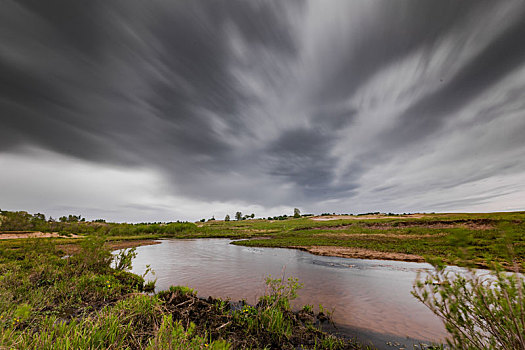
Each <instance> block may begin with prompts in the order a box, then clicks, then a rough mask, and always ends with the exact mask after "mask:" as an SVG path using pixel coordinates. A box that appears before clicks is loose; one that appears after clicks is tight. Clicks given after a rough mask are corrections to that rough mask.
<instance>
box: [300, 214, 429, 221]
mask: <svg viewBox="0 0 525 350" xmlns="http://www.w3.org/2000/svg"><path fill="white" fill-rule="evenodd" d="M423 217H425V215H424V214H407V215H395V216H388V215H359V216H357V215H325V216H313V217H311V218H310V220H314V221H330V220H375V219H410V218H411V219H421V218H423Z"/></svg>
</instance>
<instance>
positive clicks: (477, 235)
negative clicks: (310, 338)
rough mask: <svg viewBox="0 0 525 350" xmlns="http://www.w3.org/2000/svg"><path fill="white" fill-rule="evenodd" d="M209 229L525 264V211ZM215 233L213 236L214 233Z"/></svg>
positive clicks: (286, 241)
mask: <svg viewBox="0 0 525 350" xmlns="http://www.w3.org/2000/svg"><path fill="white" fill-rule="evenodd" d="M203 229H205V230H207V232H209V233H212V232H221V233H222V234H227V235H230V236H232V237H242V238H252V239H250V240H242V241H237V242H234V244H238V245H245V246H257V247H282V248H284V247H285V248H299V249H305V250H308V251H311V252H313V253H314V254H323V255H335V256H347V257H354V258H373V259H374V258H375V259H394V260H407V261H424V260H425V259H430V260H433V259H442V260H443V261H444V262H446V263H449V264H466V263H467V264H472V265H474V266H478V267H489V266H490V264H491V263H492V262H497V263H501V264H503V265H504V266H505V267H506V268H508V269H510V268H512V264H511V263H510V261H512V260H514V261H515V262H516V263H518V265H523V263H525V212H512V213H489V214H468V213H465V214H414V215H400V216H387V215H372V216H354V217H350V216H346V217H344V218H342V219H341V218H339V217H337V216H334V217H325V218H323V217H314V218H300V219H288V220H279V221H267V220H249V221H240V222H224V221H210V222H207V223H205V224H204V225H203ZM212 236H213V235H212Z"/></svg>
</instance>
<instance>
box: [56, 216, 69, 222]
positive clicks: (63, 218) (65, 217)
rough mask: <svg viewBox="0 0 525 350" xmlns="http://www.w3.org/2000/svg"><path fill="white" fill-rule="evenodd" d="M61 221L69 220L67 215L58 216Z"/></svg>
mask: <svg viewBox="0 0 525 350" xmlns="http://www.w3.org/2000/svg"><path fill="white" fill-rule="evenodd" d="M58 220H59V221H60V222H67V216H61V217H59V218H58Z"/></svg>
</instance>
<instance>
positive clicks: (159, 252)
mask: <svg viewBox="0 0 525 350" xmlns="http://www.w3.org/2000/svg"><path fill="white" fill-rule="evenodd" d="M229 242H230V241H229V240H225V239H199V240H165V241H163V243H162V244H159V245H151V246H143V247H139V248H138V249H137V252H138V255H137V258H136V259H135V260H134V262H133V272H135V273H139V274H141V273H143V271H145V268H146V265H147V264H149V265H151V267H152V268H153V270H154V271H155V273H156V277H157V290H162V289H167V288H168V287H169V286H170V285H187V286H189V287H191V288H194V289H196V290H197V291H198V293H199V295H200V296H203V297H207V296H210V295H211V296H214V297H220V298H230V299H232V300H238V299H246V300H247V301H248V302H249V303H254V302H255V301H256V300H257V298H258V297H259V296H261V295H262V294H263V293H264V291H265V286H264V281H265V279H266V277H267V276H268V275H270V274H271V275H272V276H275V277H278V276H280V275H281V274H282V272H283V269H284V273H285V276H286V277H288V276H293V277H297V278H298V279H299V280H300V282H301V283H303V284H304V288H303V289H302V290H301V291H300V293H299V294H300V297H299V298H298V300H297V303H298V304H313V305H315V306H317V305H319V304H322V305H323V307H324V308H327V309H335V312H334V321H335V322H336V323H337V324H339V325H341V326H343V327H344V328H345V329H361V330H364V331H365V332H367V331H372V332H378V333H382V334H391V335H395V336H398V337H410V338H415V339H420V340H426V341H438V340H440V339H441V340H442V339H443V338H444V336H445V335H446V332H445V329H444V327H443V325H442V323H441V321H440V320H439V319H438V318H437V317H436V316H434V315H433V314H432V313H431V312H430V311H429V310H428V309H427V308H426V307H425V306H424V305H422V304H420V303H419V302H418V301H417V300H415V299H414V298H413V297H412V296H411V294H410V291H411V290H412V284H413V282H414V280H415V278H416V275H417V273H418V272H419V271H424V270H425V269H428V268H430V265H428V264H421V263H408V262H397V261H383V260H360V259H344V258H335V257H324V256H316V255H312V254H310V253H306V252H303V251H299V250H292V249H279V248H250V247H240V246H234V245H231V244H229Z"/></svg>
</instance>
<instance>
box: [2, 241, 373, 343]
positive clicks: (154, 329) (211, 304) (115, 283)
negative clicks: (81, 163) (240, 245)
mask: <svg viewBox="0 0 525 350" xmlns="http://www.w3.org/2000/svg"><path fill="white" fill-rule="evenodd" d="M21 241H22V240H17V241H16V242H14V243H16V244H17V245H16V246H13V245H7V244H3V243H2V244H0V274H1V276H2V277H1V280H0V281H1V283H0V348H23V349H43V348H45V349H59V348H60V349H61V348H65V347H69V348H82V349H90V348H93V349H94V348H97V349H101V348H130V349H145V348H146V349H180V348H184V349H202V348H210V349H244V348H259V349H262V348H270V349H295V348H298V347H300V346H303V347H304V348H306V349H308V348H310V349H313V348H316V349H360V348H363V347H361V346H360V345H359V344H357V343H355V342H352V341H349V340H344V339H339V338H336V337H334V336H331V335H329V334H327V333H323V332H321V331H320V330H319V328H318V327H319V322H321V321H325V320H327V318H326V315H324V314H322V313H320V314H314V313H313V311H312V309H311V308H309V307H306V308H303V309H302V310H301V311H299V312H292V311H291V308H290V303H289V302H290V300H291V299H293V298H294V296H295V292H296V290H297V289H298V284H297V283H296V281H294V280H288V281H280V280H268V286H269V293H267V294H265V295H264V296H263V297H262V298H261V299H260V300H259V302H258V303H257V304H256V305H253V306H250V305H246V304H244V303H242V302H239V303H230V302H228V301H224V300H220V299H214V298H208V299H201V298H198V297H196V294H195V292H194V291H193V290H191V289H189V288H186V287H170V288H168V289H167V290H165V291H162V292H159V293H156V294H150V292H151V291H152V290H153V289H152V284H151V283H147V282H145V281H144V279H143V277H141V276H139V275H136V274H132V273H130V272H127V271H126V269H127V268H129V267H130V264H131V259H129V258H130V257H131V256H132V255H129V254H127V255H126V254H124V255H118V256H114V255H112V254H111V253H110V249H111V248H115V247H116V245H113V246H111V245H107V244H105V241H104V239H99V238H97V237H88V238H86V239H84V240H82V242H81V243H80V245H79V248H78V249H76V250H75V251H72V255H68V256H66V257H64V254H65V253H66V252H65V251H64V250H63V248H64V246H63V245H61V244H58V245H57V244H56V243H60V242H61V241H62V240H61V239H32V240H24V242H21ZM148 243H151V242H148V241H139V240H136V241H134V242H119V243H118V244H119V247H120V248H123V247H124V246H129V244H133V245H143V244H148ZM115 259H116V260H117V261H115ZM117 266H118V267H119V268H117Z"/></svg>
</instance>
